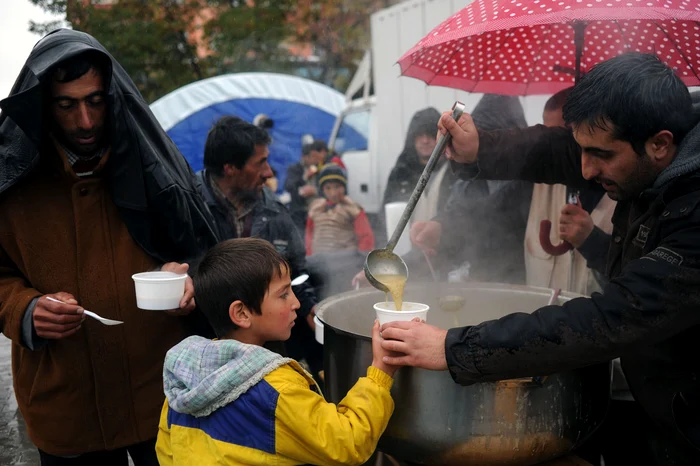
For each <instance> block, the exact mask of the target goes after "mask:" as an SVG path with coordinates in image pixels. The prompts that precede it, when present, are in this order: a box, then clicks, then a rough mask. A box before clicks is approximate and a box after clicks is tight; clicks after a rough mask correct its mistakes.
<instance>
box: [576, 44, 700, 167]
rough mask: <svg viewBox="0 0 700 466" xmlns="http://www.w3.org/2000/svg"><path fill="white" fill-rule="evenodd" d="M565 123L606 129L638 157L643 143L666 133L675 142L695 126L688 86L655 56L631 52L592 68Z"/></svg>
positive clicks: (579, 88) (581, 82)
mask: <svg viewBox="0 0 700 466" xmlns="http://www.w3.org/2000/svg"><path fill="white" fill-rule="evenodd" d="M563 116H564V120H565V121H566V124H567V125H569V124H571V125H574V126H577V125H580V124H587V125H590V126H591V128H600V129H603V130H610V131H611V132H612V135H613V137H614V138H615V139H618V140H621V141H627V142H629V143H630V144H631V145H632V148H633V149H634V151H635V152H637V154H640V155H641V154H643V153H644V144H645V143H646V141H647V140H648V139H649V138H650V137H652V136H653V135H654V134H656V133H658V132H659V131H663V130H668V131H670V132H671V133H672V134H673V140H674V142H675V143H676V144H678V143H679V142H680V141H681V140H682V139H683V137H685V135H686V134H687V132H688V131H689V130H690V129H691V127H692V124H693V117H692V106H691V100H690V94H689V92H688V88H687V87H686V86H685V84H683V82H682V81H681V80H680V78H678V76H676V75H675V74H674V72H673V70H672V69H671V68H669V67H668V66H666V65H665V64H664V63H662V62H661V61H660V60H659V59H658V58H657V57H656V55H648V54H642V53H638V52H630V53H626V54H623V55H619V56H617V57H615V58H611V59H610V60H607V61H604V62H602V63H600V64H598V65H596V66H594V67H593V68H592V69H591V71H590V72H589V73H587V74H586V75H585V76H583V77H582V78H581V80H580V81H579V83H578V84H576V86H574V88H573V90H572V91H571V93H570V94H569V98H568V100H567V102H566V104H565V105H564V113H563Z"/></svg>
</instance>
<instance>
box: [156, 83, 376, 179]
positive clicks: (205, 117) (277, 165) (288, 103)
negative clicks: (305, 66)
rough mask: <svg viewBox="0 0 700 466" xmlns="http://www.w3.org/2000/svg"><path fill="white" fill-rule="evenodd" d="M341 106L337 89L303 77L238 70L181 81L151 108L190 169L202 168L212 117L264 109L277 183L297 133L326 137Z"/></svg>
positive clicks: (294, 154) (293, 153) (294, 156)
mask: <svg viewBox="0 0 700 466" xmlns="http://www.w3.org/2000/svg"><path fill="white" fill-rule="evenodd" d="M344 107H345V99H344V96H343V95H342V94H341V93H339V92H337V91H335V90H334V89H332V88H330V87H328V86H325V85H323V84H319V83H317V82H314V81H311V80H308V79H304V78H299V77H296V76H290V75H283V74H274V73H239V74H229V75H223V76H217V77H215V78H209V79H204V80H202V81H198V82H195V83H192V84H189V85H187V86H184V87H182V88H180V89H177V90H175V91H173V92H171V93H170V94H168V95H166V96H164V97H162V98H161V99H158V100H157V101H155V102H154V103H153V104H152V105H151V110H152V111H153V113H154V114H155V116H156V118H157V119H158V121H159V122H160V124H161V125H162V126H163V128H164V129H165V131H166V132H167V133H168V135H169V136H170V137H171V138H172V140H173V141H174V142H175V144H176V145H177V147H178V148H179V149H180V152H182V154H183V155H184V156H185V158H186V159H187V161H188V162H189V164H190V166H191V167H192V169H193V170H194V171H199V170H201V169H202V161H203V157H204V143H205V141H206V139H207V133H208V132H209V129H210V128H211V127H212V125H213V124H214V122H216V120H218V119H219V118H220V117H222V116H224V115H235V116H238V117H240V118H243V119H244V120H247V121H250V122H252V121H253V119H254V118H255V117H256V116H257V115H258V114H261V113H263V114H266V115H268V116H269V117H270V118H271V119H272V120H273V122H274V127H273V128H272V129H271V130H270V131H269V132H270V134H271V136H272V138H273V142H272V145H271V146H270V165H272V167H273V168H274V169H275V170H276V171H277V173H278V177H279V180H280V186H283V185H284V179H285V178H286V175H287V167H288V166H289V165H290V164H293V163H295V162H297V161H299V159H300V157H301V138H302V136H303V135H305V134H311V135H313V137H314V138H316V139H323V140H325V141H328V138H329V137H330V134H331V131H332V129H333V124H334V122H335V119H336V117H337V116H338V115H339V114H340V112H341V111H342V110H343V108H344ZM356 136H357V138H362V139H364V137H363V136H361V135H360V134H359V133H358V134H357V135H356ZM365 144H366V142H365Z"/></svg>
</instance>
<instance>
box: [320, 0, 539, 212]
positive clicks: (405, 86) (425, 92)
mask: <svg viewBox="0 0 700 466" xmlns="http://www.w3.org/2000/svg"><path fill="white" fill-rule="evenodd" d="M470 2H471V0H407V1H405V2H402V3H399V4H397V5H394V6H392V7H390V8H386V9H384V10H381V11H378V12H377V13H374V14H373V15H372V16H371V21H370V25H371V26H370V27H371V36H372V42H371V48H370V50H368V51H367V53H366V54H365V57H364V59H363V60H362V63H361V64H360V66H359V67H358V70H357V72H356V74H355V76H354V78H353V80H352V82H351V83H350V86H349V87H348V90H347V92H346V98H347V99H348V100H347V108H346V109H345V110H344V111H343V112H342V113H341V115H340V116H339V117H338V120H337V121H336V124H335V128H334V130H333V132H332V134H331V138H330V144H329V145H330V146H331V147H332V148H334V149H335V150H336V151H337V152H338V153H340V154H342V159H343V163H345V165H346V167H347V170H348V195H349V196H350V197H351V198H352V199H354V200H356V201H357V202H359V203H360V204H361V205H362V206H363V207H364V208H365V210H366V211H367V213H369V214H378V213H380V211H381V209H382V198H383V195H384V188H385V186H386V182H387V179H388V177H389V173H390V172H391V169H392V168H393V167H394V164H395V162H396V158H397V157H398V155H399V153H400V152H401V151H402V150H403V147H404V143H405V139H406V132H407V130H408V125H409V123H410V121H411V118H412V117H413V114H414V113H415V112H417V111H418V110H422V109H424V108H426V107H434V108H436V109H437V110H438V111H440V112H443V111H445V110H449V109H450V108H451V107H452V104H453V103H454V102H455V101H456V100H459V101H461V102H463V103H464V104H465V105H466V108H467V110H468V111H471V110H472V109H473V108H474V107H475V106H476V104H477V102H478V101H479V99H480V98H481V96H482V94H470V93H467V92H463V91H456V90H453V89H448V88H444V87H434V86H427V85H426V84H425V83H424V82H422V81H419V80H417V79H414V78H408V77H402V76H400V74H401V70H400V67H399V65H398V64H397V61H398V60H399V58H400V57H401V56H402V55H403V54H404V53H405V52H407V51H408V50H409V49H410V48H411V47H413V46H414V45H415V44H416V43H418V41H419V40H420V39H422V38H423V37H424V36H426V35H427V34H428V33H429V32H430V31H431V30H432V29H433V28H435V27H436V26H438V25H439V24H440V23H442V22H443V21H445V20H446V19H448V18H449V17H450V16H451V15H452V14H454V13H456V12H457V11H459V10H460V9H462V8H464V7H466V6H467V5H468V4H469V3H470ZM372 84H373V86H374V93H373V94H370V89H371V87H372ZM360 91H362V92H361V94H362V95H361V97H359V98H356V99H354V100H351V99H352V97H353V96H355V95H357V94H358V93H360ZM547 98H548V97H547V96H536V97H526V98H521V101H522V102H523V106H524V108H525V116H526V118H527V121H528V123H529V124H531V125H532V124H536V123H541V121H542V109H543V107H544V103H545V102H546V100H547ZM348 127H350V128H352V129H353V130H354V131H357V132H360V133H361V134H362V135H363V136H365V138H366V140H367V145H366V146H365V145H362V146H361V147H352V146H349V145H348V144H347V143H346V140H345V138H344V132H346V131H348ZM436 131H437V128H436ZM354 140H355V141H356V140H357V138H354ZM355 145H357V144H355Z"/></svg>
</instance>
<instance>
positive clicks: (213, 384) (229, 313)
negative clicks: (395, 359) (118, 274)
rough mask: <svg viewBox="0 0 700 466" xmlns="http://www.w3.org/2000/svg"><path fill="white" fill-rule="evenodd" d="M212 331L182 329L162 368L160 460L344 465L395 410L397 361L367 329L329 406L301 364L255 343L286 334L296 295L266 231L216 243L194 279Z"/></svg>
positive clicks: (363, 454) (372, 440)
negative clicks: (367, 352)
mask: <svg viewBox="0 0 700 466" xmlns="http://www.w3.org/2000/svg"><path fill="white" fill-rule="evenodd" d="M194 282H195V293H196V299H197V306H198V307H199V309H200V310H201V311H202V312H203V313H204V314H205V315H206V317H207V319H208V320H209V322H210V324H211V326H212V327H213V328H214V331H215V332H216V333H217V336H218V337H219V340H208V339H205V338H202V337H196V336H195V337H190V338H187V339H185V340H183V341H182V342H181V343H179V344H178V345H176V346H175V347H173V348H172V349H171V350H170V351H169V352H168V354H167V356H166V358H165V367H164V370H163V378H164V388H165V396H166V398H167V399H166V401H165V405H164V406H163V411H162V414H161V419H160V426H159V433H158V441H157V444H156V452H157V454H158V459H159V461H160V464H161V465H164V466H167V465H192V464H220V465H267V464H277V465H296V464H316V465H352V464H357V465H359V464H362V463H364V462H366V461H367V460H368V459H369V457H370V456H371V455H372V453H373V452H374V450H375V448H376V446H377V441H378V440H379V437H380V436H381V435H382V433H383V432H384V429H385V428H386V425H387V423H388V422H389V418H390V417H391V414H392V412H393V410H394V402H393V400H392V398H391V394H390V392H389V390H390V388H391V385H392V383H393V379H392V377H393V375H394V373H395V371H396V367H392V366H387V365H386V364H385V363H384V362H383V361H382V358H383V356H385V355H386V354H387V353H386V352H385V351H384V350H383V349H382V348H381V345H380V343H379V342H380V336H379V325H378V323H377V322H375V324H374V327H373V329H372V349H373V355H374V358H373V361H372V365H371V366H370V367H369V368H368V369H367V376H366V377H362V378H360V379H359V380H358V381H357V383H356V384H355V386H354V387H353V388H352V389H351V390H350V391H349V392H348V394H347V396H346V397H345V398H344V399H343V400H342V401H341V402H340V404H338V405H337V406H336V405H334V404H332V403H328V402H326V400H325V399H324V398H323V396H322V395H321V394H320V392H319V390H318V387H317V386H316V384H315V382H314V380H313V378H312V377H311V376H310V375H308V374H307V373H306V372H305V371H304V370H303V369H302V368H301V367H300V366H299V364H298V363H297V362H296V361H294V360H292V359H288V358H283V357H281V356H279V355H278V354H276V353H273V352H271V351H268V350H267V349H265V348H263V345H264V344H265V343H266V342H268V341H279V340H286V339H287V338H289V335H290V332H291V329H292V326H293V325H294V319H295V318H296V310H297V309H298V308H299V301H298V300H297V298H296V297H295V296H294V293H293V292H292V290H291V282H290V276H289V265H288V264H287V262H286V261H285V259H284V258H283V257H282V256H281V255H280V254H279V253H278V252H277V251H276V250H275V248H274V247H273V246H272V245H271V244H269V243H268V242H266V241H263V240H260V239H256V238H245V239H233V240H229V241H224V242H222V243H219V244H218V245H217V246H215V247H214V248H212V249H211V250H210V251H209V252H208V253H207V254H206V256H205V257H204V259H203V260H202V262H201V264H200V266H199V270H198V272H197V274H196V276H195V279H194Z"/></svg>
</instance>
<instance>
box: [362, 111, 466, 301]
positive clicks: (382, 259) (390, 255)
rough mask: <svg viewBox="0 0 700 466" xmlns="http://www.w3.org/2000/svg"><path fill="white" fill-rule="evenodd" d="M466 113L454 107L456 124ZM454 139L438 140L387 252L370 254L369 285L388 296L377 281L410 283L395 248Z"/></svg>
mask: <svg viewBox="0 0 700 466" xmlns="http://www.w3.org/2000/svg"><path fill="white" fill-rule="evenodd" d="M462 113H464V104H463V103H461V102H455V104H454V105H453V106H452V118H454V120H455V121H459V119H460V117H461V116H462ZM450 139H452V136H451V135H450V133H447V134H444V135H441V136H440V139H439V140H438V142H437V145H436V146H435V149H434V150H433V153H432V154H431V155H430V159H429V160H428V163H427V164H426V165H425V168H424V169H423V173H422V174H421V176H420V178H419V179H418V184H416V187H415V188H414V189H413V194H411V197H410V199H409V200H408V203H407V204H406V208H405V209H404V211H403V214H402V215H401V219H399V223H398V224H397V225H396V229H395V230H394V234H393V235H391V239H389V242H388V243H387V245H386V248H384V249H374V250H372V251H370V253H369V254H367V258H366V259H365V266H364V270H365V276H366V277H367V281H369V283H370V284H371V285H372V286H373V287H375V288H377V289H378V290H380V291H384V292H385V293H387V292H389V290H388V289H387V287H386V286H385V285H384V284H383V283H382V282H380V281H378V280H377V278H376V277H381V276H387V275H392V276H400V277H405V278H406V279H408V267H407V266H406V263H405V262H404V261H403V259H401V257H400V256H398V255H397V254H394V248H395V247H396V244H397V243H398V242H399V239H400V238H401V234H402V233H403V230H404V229H405V228H406V224H407V223H408V220H409V219H410V218H411V215H412V214H413V210H414V209H415V207H416V204H417V203H418V199H420V196H421V194H423V190H424V189H425V187H426V186H427V184H428V180H430V175H431V174H432V173H433V170H434V169H435V166H436V165H437V163H438V161H439V160H440V157H441V156H442V153H443V152H444V151H445V148H446V147H447V144H449V142H450Z"/></svg>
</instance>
